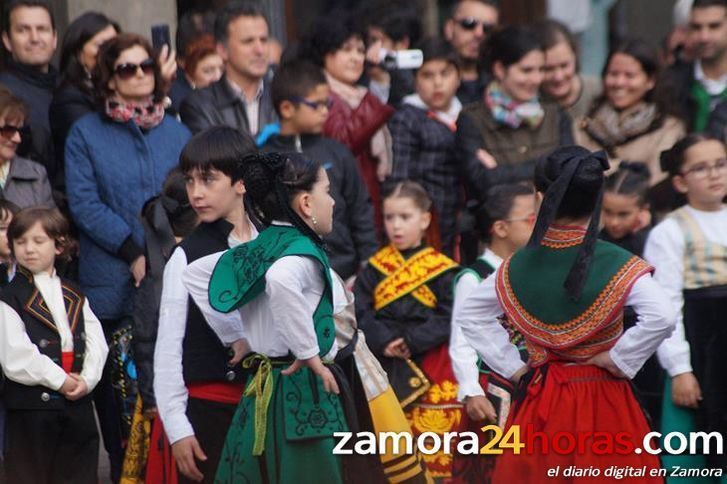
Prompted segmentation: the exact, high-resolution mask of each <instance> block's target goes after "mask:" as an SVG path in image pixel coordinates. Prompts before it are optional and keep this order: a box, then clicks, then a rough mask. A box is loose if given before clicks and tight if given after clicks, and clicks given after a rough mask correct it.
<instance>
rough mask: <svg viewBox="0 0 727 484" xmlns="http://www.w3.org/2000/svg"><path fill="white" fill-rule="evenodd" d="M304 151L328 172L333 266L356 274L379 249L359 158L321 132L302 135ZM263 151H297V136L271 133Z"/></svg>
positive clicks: (329, 248) (346, 275) (328, 243)
mask: <svg viewBox="0 0 727 484" xmlns="http://www.w3.org/2000/svg"><path fill="white" fill-rule="evenodd" d="M300 148H301V149H302V152H303V154H304V155H306V156H308V157H310V158H312V159H313V160H315V161H317V162H319V163H320V164H321V166H323V167H324V168H325V169H326V171H327V172H328V178H329V179H330V182H331V196H332V197H333V199H334V200H335V201H336V205H335V206H334V208H333V231H332V232H331V233H330V234H328V235H327V236H326V237H325V239H324V240H325V242H326V246H327V251H328V257H329V261H330V264H331V267H333V269H334V270H335V271H336V272H337V273H338V275H340V276H341V277H342V278H343V279H348V278H349V277H351V276H352V275H354V274H356V273H357V272H358V270H359V268H360V266H361V264H362V263H363V262H366V261H367V260H368V258H369V257H371V256H372V255H373V254H374V253H375V252H376V250H377V249H378V242H377V240H376V229H375V228H374V211H373V207H372V206H371V199H370V198H369V193H368V190H366V186H365V185H364V183H363V179H362V178H361V174H360V173H359V171H358V165H357V164H356V158H354V156H353V154H352V153H351V152H350V151H349V150H348V148H346V147H345V146H344V145H342V144H341V143H339V142H338V141H335V140H332V139H330V138H326V137H324V136H318V135H303V136H300ZM262 150H263V151H288V152H291V151H296V146H295V136H279V135H278V136H272V137H271V138H270V139H269V140H268V141H267V142H266V143H265V145H264V146H263V147H262Z"/></svg>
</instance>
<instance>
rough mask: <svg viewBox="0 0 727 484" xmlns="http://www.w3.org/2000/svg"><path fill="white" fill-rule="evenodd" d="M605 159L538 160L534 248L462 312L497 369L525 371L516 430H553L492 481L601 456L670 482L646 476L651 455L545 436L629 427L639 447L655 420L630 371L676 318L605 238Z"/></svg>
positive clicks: (512, 373)
mask: <svg viewBox="0 0 727 484" xmlns="http://www.w3.org/2000/svg"><path fill="white" fill-rule="evenodd" d="M606 169H608V160H607V158H606V155H605V154H604V153H603V152H598V153H591V152H589V151H588V150H585V149H584V148H581V147H565V148H560V149H558V150H556V151H555V152H553V153H552V154H551V155H550V156H548V157H547V158H545V159H542V160H540V161H539V162H538V164H537V165H536V171H535V186H536V188H537V190H538V191H540V192H543V193H545V196H544V199H543V202H542V205H541V208H540V212H539V214H538V220H537V222H536V225H535V230H534V232H533V236H532V237H531V239H530V242H529V243H528V246H527V247H526V248H524V249H522V250H520V251H518V252H516V253H515V254H514V255H513V256H512V257H510V258H509V259H508V260H506V261H505V262H504V263H503V264H502V265H501V266H500V267H499V269H498V270H497V273H496V275H495V277H491V278H488V279H485V280H484V281H483V282H482V283H481V284H480V285H479V286H478V287H477V288H476V289H475V290H474V291H472V292H471V293H470V295H469V297H468V298H467V299H466V300H465V301H464V303H463V305H462V306H461V307H460V308H458V311H457V313H456V314H455V315H454V319H455V320H456V321H457V324H458V325H461V327H462V330H463V332H464V335H465V337H466V338H467V339H468V341H469V343H470V344H471V345H472V346H473V347H474V348H475V349H476V350H477V352H478V353H479V355H480V357H481V358H482V359H483V360H484V361H485V363H487V365H488V366H490V367H491V368H492V369H493V370H495V371H496V372H498V373H499V374H501V375H503V376H504V377H506V378H509V379H510V380H511V381H513V382H514V383H518V382H520V379H521V378H522V377H523V375H525V374H526V373H527V376H526V377H525V378H524V381H523V382H522V383H521V387H522V389H523V392H522V393H523V396H522V399H521V400H520V401H518V402H517V403H516V404H515V407H514V408H513V410H512V411H511V413H510V416H509V418H508V422H507V428H506V432H508V431H509V430H510V429H512V430H513V431H514V432H517V431H518V430H519V432H520V434H521V435H520V437H521V438H520V442H523V441H525V442H527V441H528V440H527V439H528V435H529V434H530V433H531V432H540V433H541V434H540V435H544V436H545V439H533V440H534V442H535V443H534V447H533V448H528V449H527V452H522V453H519V454H518V453H515V452H513V450H512V449H503V454H502V455H500V456H499V457H498V458H497V462H496V465H495V472H494V474H493V482H495V483H502V482H542V481H544V480H546V479H547V480H548V481H549V482H570V481H571V479H572V478H571V477H566V476H563V475H562V474H561V475H560V476H556V477H547V476H546V472H547V469H549V468H552V467H555V466H558V465H560V466H561V468H565V467H567V466H568V465H575V466H577V467H579V468H587V467H589V466H594V467H596V468H598V469H599V470H600V472H601V474H603V472H604V471H605V470H606V468H608V467H609V466H611V465H616V466H620V467H623V466H633V467H637V468H642V467H643V466H645V468H646V476H645V477H639V478H638V479H637V480H636V481H633V480H632V482H640V483H642V482H661V478H650V477H649V470H650V469H653V468H658V467H659V459H658V457H657V456H654V455H648V454H646V453H629V454H625V455H622V454H618V453H606V454H605V455H604V453H603V452H600V451H599V450H598V446H597V445H591V444H592V443H593V440H591V441H589V442H590V443H587V445H585V446H584V447H583V449H580V448H579V449H576V450H574V451H573V452H571V453H557V452H554V451H553V448H551V447H550V446H549V448H548V449H547V450H546V449H545V444H544V443H543V442H544V440H546V439H547V442H552V441H553V436H554V435H555V434H556V433H558V432H571V433H572V435H573V436H574V437H575V438H580V437H579V435H580V434H581V433H583V432H591V433H597V432H604V433H608V435H610V436H611V438H613V437H614V435H615V434H617V433H618V432H625V433H626V435H628V438H630V439H631V442H632V443H633V444H634V446H635V447H637V446H638V447H640V445H641V442H642V440H643V437H644V436H645V435H646V433H648V432H649V430H650V429H649V426H648V423H647V420H646V418H645V416H644V413H643V411H642V410H641V408H640V407H639V404H638V403H637V402H636V399H635V398H634V395H633V392H632V390H631V387H630V385H629V382H628V381H627V380H626V378H632V377H633V376H634V375H635V374H636V372H637V371H638V370H639V368H640V367H641V365H643V363H644V362H645V361H646V360H647V359H648V358H649V356H650V355H651V354H652V353H653V352H654V351H655V350H656V348H657V347H658V346H659V344H660V343H661V342H662V341H663V340H664V339H665V338H666V337H667V336H669V335H670V334H671V332H672V330H673V327H674V321H675V314H674V311H672V310H671V306H670V304H669V301H668V299H667V298H666V295H665V294H664V292H663V291H662V290H661V289H660V287H659V286H658V285H657V284H656V283H655V282H654V280H653V279H652V278H651V276H650V273H651V271H652V268H651V267H650V266H649V265H648V264H646V263H645V262H644V261H643V260H641V259H639V258H638V257H636V256H634V255H633V254H631V253H629V252H627V251H625V250H623V249H621V248H619V247H617V246H615V245H612V244H609V243H607V242H603V241H599V240H597V238H596V236H597V229H598V220H599V215H600V210H601V207H600V205H601V203H600V200H601V194H602V188H603V172H604V171H605V170H606ZM624 305H628V306H631V307H633V308H634V310H635V312H636V314H637V318H638V319H637V321H636V324H635V325H634V326H633V327H632V328H630V329H628V330H627V331H625V332H624V331H623V306H624ZM503 314H504V315H505V317H506V319H507V322H508V324H511V325H512V326H514V327H515V328H516V329H517V330H518V331H519V332H520V333H521V334H522V335H523V337H524V338H525V342H526V345H527V350H528V353H529V362H528V364H527V365H525V364H523V362H522V360H521V358H520V353H519V352H518V349H517V347H516V346H515V345H513V344H512V343H510V341H509V335H508V332H507V331H506V330H505V329H504V328H503V327H502V326H501V324H500V323H499V321H498V317H500V316H501V315H503ZM528 370H529V371H528ZM516 426H517V427H516ZM533 435H534V434H533ZM652 445H653V443H652ZM520 450H522V449H520Z"/></svg>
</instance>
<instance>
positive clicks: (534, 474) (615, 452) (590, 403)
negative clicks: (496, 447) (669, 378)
mask: <svg viewBox="0 0 727 484" xmlns="http://www.w3.org/2000/svg"><path fill="white" fill-rule="evenodd" d="M513 425H518V426H519V427H520V442H521V443H523V444H524V447H523V448H522V449H521V452H520V454H515V453H514V452H513V450H512V449H510V448H504V449H503V453H502V455H500V456H498V458H497V462H496V464H495V472H494V474H493V479H492V482H493V483H495V484H498V483H504V484H512V483H516V482H548V483H549V484H554V483H566V482H568V483H570V482H573V481H575V480H578V481H579V482H613V481H614V478H615V475H614V472H621V473H622V477H621V479H620V480H621V481H622V482H634V483H637V482H638V483H661V482H664V481H663V479H662V478H660V477H651V476H650V470H651V469H659V468H660V467H661V466H660V464H659V458H658V456H656V455H651V454H648V453H646V452H641V453H636V452H634V449H636V448H639V449H640V448H641V447H642V441H643V437H644V436H645V435H646V434H647V433H648V432H650V431H651V429H650V428H649V424H648V423H647V420H646V417H645V416H644V412H643V411H642V409H641V407H640V406H639V404H638V402H637V401H636V398H635V397H634V394H633V392H632V390H631V386H630V384H629V382H628V381H627V380H624V379H618V378H615V377H613V376H612V375H611V374H610V373H609V372H608V371H606V370H604V369H601V368H598V367H596V366H592V365H573V364H563V363H551V364H549V365H548V368H547V371H545V370H544V369H543V368H540V369H537V370H536V372H535V375H534V376H533V378H532V380H531V381H530V384H529V385H528V388H527V393H526V395H525V397H524V399H523V400H522V402H521V403H520V404H519V405H517V407H516V408H514V409H513V411H512V412H511V414H510V417H509V418H508V421H507V426H506V428H507V429H510V427H511V426H513ZM505 435H507V430H506V432H505ZM652 448H656V443H652ZM554 469H557V475H552V474H551V475H548V470H551V473H553V472H554V471H553V470H554Z"/></svg>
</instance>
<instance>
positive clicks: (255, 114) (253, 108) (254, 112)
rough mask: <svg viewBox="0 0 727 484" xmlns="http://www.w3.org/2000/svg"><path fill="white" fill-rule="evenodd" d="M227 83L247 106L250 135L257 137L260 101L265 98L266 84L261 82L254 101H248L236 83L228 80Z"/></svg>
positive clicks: (246, 113) (246, 114)
mask: <svg viewBox="0 0 727 484" xmlns="http://www.w3.org/2000/svg"><path fill="white" fill-rule="evenodd" d="M227 83H228V84H229V85H230V87H232V90H233V91H234V92H235V94H237V96H238V97H239V98H240V99H242V104H243V105H244V106H245V116H247V126H248V128H250V134H251V135H252V136H255V135H256V134H257V133H258V131H259V130H260V100H261V99H262V97H263V89H264V85H265V83H264V82H263V81H262V80H261V81H260V84H259V85H258V88H257V91H255V96H254V97H253V98H252V99H248V98H247V96H246V95H245V91H243V90H242V89H241V88H240V86H238V85H237V84H235V83H234V82H232V81H230V80H228V81H227Z"/></svg>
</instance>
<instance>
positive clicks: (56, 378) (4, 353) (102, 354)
mask: <svg viewBox="0 0 727 484" xmlns="http://www.w3.org/2000/svg"><path fill="white" fill-rule="evenodd" d="M33 284H34V285H35V287H37V288H38V291H40V294H41V296H43V300H44V301H45V303H46V304H47V306H48V310H49V311H50V313H51V315H52V316H53V322H54V323H55V325H56V328H57V329H58V333H59V335H60V339H61V349H62V351H73V334H72V333H71V327H70V325H69V323H68V315H67V314H66V306H65V304H64V302H63V288H62V287H61V280H60V278H59V277H58V276H57V275H56V274H55V272H54V273H53V274H47V273H38V274H33ZM83 318H84V332H85V333H86V342H85V343H86V351H85V354H84V360H83V370H82V371H81V377H82V378H83V379H84V381H85V382H86V385H87V386H88V391H89V392H90V391H92V390H93V389H94V388H95V387H96V385H97V384H98V382H99V380H100V379H101V375H102V373H103V368H104V364H105V363H106V356H107V355H108V351H109V348H108V346H107V345H106V338H105V337H104V333H103V329H102V327H101V323H100V322H99V320H98V318H97V317H96V315H95V314H93V311H91V307H90V306H89V304H88V300H87V299H86V300H84V303H83ZM0 366H2V371H3V373H5V376H7V377H8V378H9V379H10V380H13V381H15V382H17V383H20V384H22V385H42V386H45V387H48V388H51V389H53V390H58V389H60V388H61V386H63V383H64V382H65V380H66V372H65V371H63V368H62V367H61V366H60V365H57V364H56V363H54V362H53V360H51V359H50V358H49V357H48V356H46V355H43V354H41V353H40V351H39V350H38V347H37V346H36V345H35V344H33V343H32V342H31V341H30V338H29V337H28V333H26V332H25V324H24V323H23V321H22V319H21V318H20V315H19V314H18V313H16V312H15V311H14V310H13V309H12V308H11V307H10V306H8V305H7V304H6V303H4V302H0Z"/></svg>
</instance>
